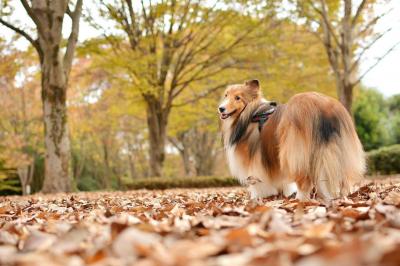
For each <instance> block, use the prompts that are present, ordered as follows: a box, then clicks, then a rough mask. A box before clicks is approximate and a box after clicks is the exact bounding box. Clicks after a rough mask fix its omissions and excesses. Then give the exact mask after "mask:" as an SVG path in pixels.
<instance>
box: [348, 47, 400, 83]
mask: <svg viewBox="0 0 400 266" xmlns="http://www.w3.org/2000/svg"><path fill="white" fill-rule="evenodd" d="M399 45H400V41H399V42H397V43H396V44H394V45H393V46H392V47H391V48H390V49H389V50H387V51H386V53H384V54H383V55H382V56H381V57H379V58H378V59H377V60H376V62H375V63H374V64H373V65H372V66H370V67H369V68H368V69H367V70H366V71H365V72H364V73H363V74H362V75H361V76H360V78H359V79H357V80H356V81H355V82H354V83H352V85H353V86H356V85H357V84H358V83H360V81H361V80H362V79H363V78H364V77H365V76H366V75H367V74H368V73H369V72H370V71H371V70H372V69H374V68H375V67H376V66H377V65H378V64H379V63H380V62H381V61H382V60H383V59H384V58H385V57H386V56H387V55H388V54H390V53H391V52H392V51H393V50H394V49H396V47H397V46H399Z"/></svg>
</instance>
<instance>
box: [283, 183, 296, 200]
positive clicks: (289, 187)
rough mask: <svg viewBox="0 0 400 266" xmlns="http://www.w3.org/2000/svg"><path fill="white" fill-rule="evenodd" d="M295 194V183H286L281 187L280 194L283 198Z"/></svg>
mask: <svg viewBox="0 0 400 266" xmlns="http://www.w3.org/2000/svg"><path fill="white" fill-rule="evenodd" d="M296 192H297V186H296V183H294V182H293V183H288V184H285V185H283V186H282V194H283V195H284V196H285V197H290V196H291V195H293V194H294V193H296Z"/></svg>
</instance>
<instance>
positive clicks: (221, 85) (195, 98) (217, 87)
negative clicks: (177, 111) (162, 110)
mask: <svg viewBox="0 0 400 266" xmlns="http://www.w3.org/2000/svg"><path fill="white" fill-rule="evenodd" d="M231 83H239V81H236V82H235V81H232V82H226V83H223V84H219V85H217V86H215V87H212V88H210V89H208V90H206V91H204V92H202V93H199V94H194V95H193V98H192V99H189V100H187V101H184V102H182V103H179V104H173V105H172V107H182V106H185V105H187V104H191V103H195V102H197V101H198V100H200V99H203V98H205V97H207V96H209V95H210V94H212V93H214V92H216V91H217V90H219V89H221V88H224V87H226V86H228V84H231Z"/></svg>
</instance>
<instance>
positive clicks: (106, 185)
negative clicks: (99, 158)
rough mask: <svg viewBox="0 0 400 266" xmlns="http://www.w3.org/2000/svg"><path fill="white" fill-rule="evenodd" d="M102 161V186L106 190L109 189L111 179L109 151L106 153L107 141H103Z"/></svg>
mask: <svg viewBox="0 0 400 266" xmlns="http://www.w3.org/2000/svg"><path fill="white" fill-rule="evenodd" d="M102 142H103V160H104V165H105V169H106V171H105V173H104V174H103V178H102V180H103V186H104V188H106V189H110V188H111V184H110V178H111V167H110V160H109V151H108V141H107V139H103V140H102Z"/></svg>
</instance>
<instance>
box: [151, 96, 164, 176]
mask: <svg viewBox="0 0 400 266" xmlns="http://www.w3.org/2000/svg"><path fill="white" fill-rule="evenodd" d="M146 103H147V114H146V115H147V126H148V129H149V142H150V150H149V155H150V175H151V176H162V167H163V164H164V160H165V139H166V128H167V123H168V122H167V117H168V111H165V110H163V108H162V107H161V105H160V103H159V102H158V101H157V100H156V99H154V96H149V97H146Z"/></svg>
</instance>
